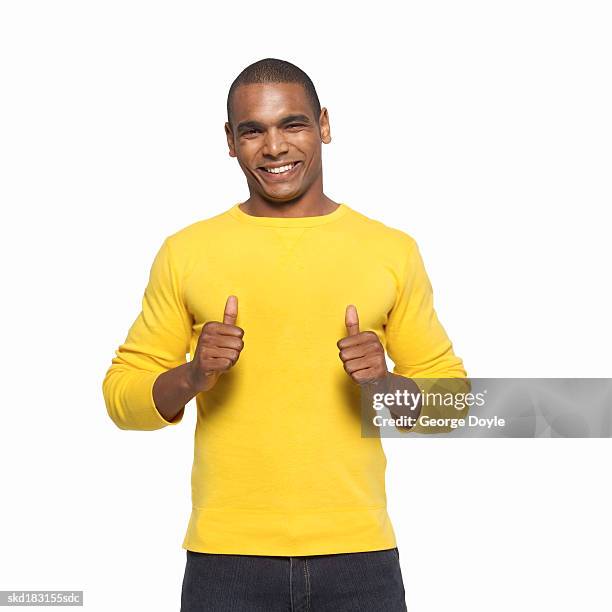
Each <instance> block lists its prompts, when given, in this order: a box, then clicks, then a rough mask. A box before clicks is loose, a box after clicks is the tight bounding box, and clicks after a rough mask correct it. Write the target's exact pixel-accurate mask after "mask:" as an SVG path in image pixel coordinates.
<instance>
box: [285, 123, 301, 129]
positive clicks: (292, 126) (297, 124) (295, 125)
mask: <svg viewBox="0 0 612 612" xmlns="http://www.w3.org/2000/svg"><path fill="white" fill-rule="evenodd" d="M287 127H288V128H295V127H298V128H299V127H304V124H303V123H290V124H289V125H288V126H287Z"/></svg>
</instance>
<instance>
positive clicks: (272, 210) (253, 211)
mask: <svg viewBox="0 0 612 612" xmlns="http://www.w3.org/2000/svg"><path fill="white" fill-rule="evenodd" d="M338 206H339V204H338V203H337V202H334V201H333V200H332V199H331V198H328V197H327V196H326V195H325V194H324V193H323V191H322V190H321V191H318V192H315V193H304V194H302V195H301V196H299V197H297V198H294V199H292V200H285V201H275V200H267V199H265V198H264V197H262V196H261V195H259V194H258V193H251V197H249V199H248V200H245V201H244V202H243V203H242V204H240V209H241V210H242V211H243V212H245V213H246V214H247V215H252V216H254V217H316V216H319V215H328V214H330V213H332V212H334V210H336V208H338Z"/></svg>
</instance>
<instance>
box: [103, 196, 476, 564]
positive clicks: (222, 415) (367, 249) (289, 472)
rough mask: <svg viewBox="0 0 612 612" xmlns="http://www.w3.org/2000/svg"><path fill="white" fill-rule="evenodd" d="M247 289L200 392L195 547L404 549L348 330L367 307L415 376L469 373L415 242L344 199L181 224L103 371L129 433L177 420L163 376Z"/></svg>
mask: <svg viewBox="0 0 612 612" xmlns="http://www.w3.org/2000/svg"><path fill="white" fill-rule="evenodd" d="M229 295H236V296H237V297H238V319H237V321H236V325H239V326H240V327H242V328H243V329H244V338H243V340H244V348H243V350H242V353H241V355H240V359H239V360H238V362H237V363H236V365H235V366H234V367H233V368H232V369H230V370H229V371H228V372H226V373H224V374H222V375H221V377H220V378H219V380H218V382H217V384H216V385H215V387H213V389H211V390H210V391H206V392H203V393H199V394H198V395H197V396H196V405H197V424H196V431H195V442H194V444H195V448H194V463H193V470H192V475H191V484H192V513H191V518H190V521H189V525H188V527H187V532H186V535H185V539H184V541H183V548H185V549H187V550H193V551H198V552H209V553H228V554H247V555H284V556H299V555H315V554H331V553H346V552H359V551H371V550H382V549H387V548H393V547H394V546H396V544H397V543H396V540H395V534H394V530H393V527H392V524H391V521H390V518H389V515H388V513H387V499H386V493H385V468H386V463H387V460H386V457H385V454H384V451H383V448H382V445H381V441H380V438H379V437H374V438H367V437H362V435H361V421H360V390H359V385H357V384H356V383H354V382H353V381H352V380H351V379H350V377H349V376H348V374H347V373H346V372H345V371H344V368H343V365H342V361H341V360H340V357H339V355H338V347H337V346H336V343H337V341H338V340H339V339H340V338H343V337H344V336H346V335H347V331H346V327H345V322H344V314H345V309H346V306H347V305H348V304H355V306H356V307H357V311H358V313H359V319H360V330H361V331H365V330H372V331H374V332H376V334H377V335H378V337H379V338H380V340H381V342H382V343H383V346H384V347H385V348H386V351H387V353H388V355H389V357H390V358H391V360H392V361H393V362H394V364H395V368H394V372H395V373H397V374H400V375H402V376H406V377H419V376H420V377H465V376H466V372H465V370H464V368H463V363H462V361H461V359H460V358H459V357H457V356H456V355H455V354H454V352H453V348H452V344H451V342H450V340H449V338H448V336H447V334H446V332H445V330H444V328H443V327H442V325H441V324H440V322H439V321H438V318H437V316H436V313H435V310H434V307H433V299H432V289H431V285H430V282H429V279H428V277H427V274H426V272H425V268H424V266H423V261H422V259H421V256H420V253H419V250H418V247H417V244H416V243H415V241H414V239H413V238H412V237H410V236H409V235H408V234H406V233H404V232H402V231H400V230H397V229H394V228H391V227H388V226H386V225H384V224H383V223H381V222H379V221H375V220H372V219H370V218H369V217H366V216H365V215H363V214H361V213H359V212H357V211H355V210H353V209H352V208H350V207H349V206H347V205H346V204H341V205H340V206H339V207H338V208H337V209H336V210H335V211H334V212H332V213H331V214H327V215H320V216H314V217H301V218H290V219H286V218H277V217H254V216H252V215H248V214H246V213H245V212H243V211H242V210H241V209H240V208H239V205H238V204H235V205H234V206H232V207H231V208H230V209H229V210H226V211H225V212H223V213H221V214H218V215H216V216H214V217H212V218H209V219H204V220H201V221H198V222H196V223H193V224H191V225H189V226H187V227H184V228H183V229H181V230H179V231H178V232H176V233H174V234H172V235H170V236H168V237H167V238H166V240H165V241H164V242H163V244H162V245H161V248H160V250H159V251H158V253H157V255H156V257H155V260H154V262H153V264H152V267H151V272H150V277H149V282H148V285H147V287H146V290H145V293H144V297H143V300H142V311H141V312H140V314H139V315H138V317H137V318H136V320H135V321H134V323H133V324H132V326H131V328H130V329H129V332H128V335H127V338H126V340H125V342H124V343H123V344H122V345H121V346H120V347H119V348H118V350H117V351H116V353H115V357H114V358H113V359H112V364H111V366H110V368H109V370H108V372H107V373H106V376H105V378H104V382H103V394H104V399H105V403H106V408H107V411H108V414H109V416H110V418H111V419H112V420H113V422H114V423H115V424H116V425H117V426H118V427H119V428H121V429H132V430H154V429H160V428H162V427H166V426H167V425H176V424H178V423H179V422H180V421H181V420H182V418H183V414H184V412H183V411H181V412H180V413H179V415H178V416H177V418H176V419H175V420H174V421H173V422H169V421H166V420H165V419H164V418H163V417H162V416H161V415H160V414H159V412H158V411H157V409H156V407H155V404H154V402H153V397H152V388H153V383H154V381H155V379H156V377H157V376H159V374H160V373H162V372H164V371H166V370H167V369H169V368H174V367H176V366H179V365H181V364H183V363H185V362H186V355H187V353H189V355H190V357H193V354H194V351H195V346H196V343H197V340H198V337H199V334H200V331H201V329H202V326H203V325H204V323H206V322H207V321H211V320H213V321H220V320H222V317H223V309H224V306H225V302H226V300H227V297H228V296H229Z"/></svg>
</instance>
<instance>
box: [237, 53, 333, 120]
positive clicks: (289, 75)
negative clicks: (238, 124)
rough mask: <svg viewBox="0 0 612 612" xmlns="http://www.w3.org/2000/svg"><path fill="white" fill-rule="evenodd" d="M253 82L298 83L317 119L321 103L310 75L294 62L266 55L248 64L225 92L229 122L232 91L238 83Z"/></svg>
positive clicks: (246, 83) (250, 83) (247, 83)
mask: <svg viewBox="0 0 612 612" xmlns="http://www.w3.org/2000/svg"><path fill="white" fill-rule="evenodd" d="M254 83H300V85H302V87H304V90H305V91H306V95H307V96H308V100H309V101H310V106H311V107H312V110H313V112H314V116H315V121H318V120H319V115H320V114H321V104H320V103H319V96H318V95H317V90H316V89H315V86H314V84H313V82H312V81H311V80H310V77H309V76H308V75H307V74H306V73H305V72H304V71H303V70H302V69H301V68H298V67H297V66H296V65H295V64H292V63H291V62H287V61H285V60H281V59H276V58H273V57H266V58H265V59H261V60H259V61H257V62H254V63H253V64H251V65H250V66H247V67H246V68H245V69H244V70H243V71H242V72H241V73H240V74H239V75H238V76H237V77H236V78H235V79H234V82H233V83H232V84H231V86H230V88H229V92H228V94H227V121H228V122H229V123H230V124H231V123H232V120H231V111H230V109H231V105H232V99H233V97H234V92H235V91H236V89H238V87H240V85H252V84H254Z"/></svg>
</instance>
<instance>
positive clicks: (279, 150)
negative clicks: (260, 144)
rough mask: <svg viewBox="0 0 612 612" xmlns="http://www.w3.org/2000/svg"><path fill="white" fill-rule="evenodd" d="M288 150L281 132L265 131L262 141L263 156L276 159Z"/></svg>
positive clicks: (273, 129) (275, 130)
mask: <svg viewBox="0 0 612 612" xmlns="http://www.w3.org/2000/svg"><path fill="white" fill-rule="evenodd" d="M287 150H288V148H287V142H286V141H285V139H284V137H283V133H282V131H280V130H278V129H277V128H271V129H269V130H268V131H267V133H266V136H265V139H264V149H263V151H262V152H263V154H264V155H271V156H273V157H278V156H279V155H282V154H283V153H286V152H287Z"/></svg>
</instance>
